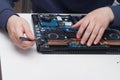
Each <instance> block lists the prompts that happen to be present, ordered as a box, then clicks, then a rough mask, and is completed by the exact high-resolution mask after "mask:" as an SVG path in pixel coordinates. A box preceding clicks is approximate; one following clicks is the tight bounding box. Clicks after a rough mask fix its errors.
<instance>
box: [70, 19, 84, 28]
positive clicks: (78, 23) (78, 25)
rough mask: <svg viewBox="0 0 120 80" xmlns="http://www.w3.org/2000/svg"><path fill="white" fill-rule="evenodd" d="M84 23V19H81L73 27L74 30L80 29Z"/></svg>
mask: <svg viewBox="0 0 120 80" xmlns="http://www.w3.org/2000/svg"><path fill="white" fill-rule="evenodd" d="M82 22H83V19H81V20H80V21H78V22H77V23H76V24H74V25H73V26H72V28H77V27H80V25H81V23H82Z"/></svg>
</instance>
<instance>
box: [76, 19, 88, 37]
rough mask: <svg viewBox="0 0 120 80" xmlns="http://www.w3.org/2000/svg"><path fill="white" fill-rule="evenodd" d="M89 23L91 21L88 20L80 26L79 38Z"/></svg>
mask: <svg viewBox="0 0 120 80" xmlns="http://www.w3.org/2000/svg"><path fill="white" fill-rule="evenodd" d="M88 24H89V21H88V20H87V21H84V22H83V23H82V24H81V26H80V28H79V30H78V32H77V38H80V37H81V36H82V34H83V32H84V31H85V29H86V27H87V26H88Z"/></svg>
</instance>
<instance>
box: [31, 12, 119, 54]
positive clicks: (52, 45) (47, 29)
mask: <svg viewBox="0 0 120 80" xmlns="http://www.w3.org/2000/svg"><path fill="white" fill-rule="evenodd" d="M84 16H85V15H83V14H80V15H79V16H76V15H72V14H33V15H32V19H33V25H34V33H35V37H36V39H39V40H38V41H37V42H36V45H37V51H38V52H42V53H54V52H55V53H56V52H64V53H83V54H84V53H87V54H89V53H96V51H97V53H100V54H101V53H103V52H104V53H109V52H110V53H111V52H112V51H114V52H117V53H120V48H119V47H120V28H108V29H107V30H106V31H105V33H104V35H103V37H102V39H101V41H100V42H99V44H97V45H94V44H93V45H92V46H90V47H88V46H86V45H82V44H80V39H77V38H76V33H77V31H78V28H74V29H73V28H72V27H71V26H72V25H73V24H75V23H76V22H78V21H79V20H80V19H82V18H83V17H84Z"/></svg>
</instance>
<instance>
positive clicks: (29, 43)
mask: <svg viewBox="0 0 120 80" xmlns="http://www.w3.org/2000/svg"><path fill="white" fill-rule="evenodd" d="M33 45H34V41H22V42H21V47H22V48H30V47H32V46H33Z"/></svg>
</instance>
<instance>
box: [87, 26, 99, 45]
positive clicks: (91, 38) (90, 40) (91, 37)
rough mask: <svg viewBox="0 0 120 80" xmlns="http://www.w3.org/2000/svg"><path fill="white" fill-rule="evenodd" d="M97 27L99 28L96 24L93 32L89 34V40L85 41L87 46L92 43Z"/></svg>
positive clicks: (97, 30) (96, 33)
mask: <svg viewBox="0 0 120 80" xmlns="http://www.w3.org/2000/svg"><path fill="white" fill-rule="evenodd" d="M99 29H100V27H99V25H96V26H95V28H94V30H93V32H92V34H91V36H90V38H89V40H88V42H87V46H91V45H92V43H93V42H94V40H95V38H96V36H97V35H98V32H99Z"/></svg>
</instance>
